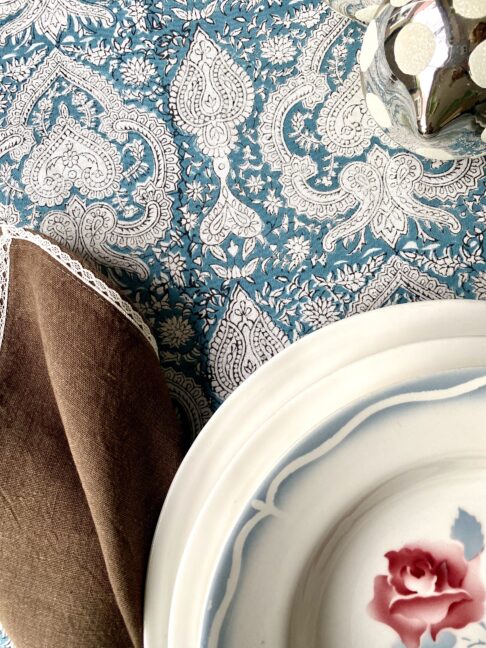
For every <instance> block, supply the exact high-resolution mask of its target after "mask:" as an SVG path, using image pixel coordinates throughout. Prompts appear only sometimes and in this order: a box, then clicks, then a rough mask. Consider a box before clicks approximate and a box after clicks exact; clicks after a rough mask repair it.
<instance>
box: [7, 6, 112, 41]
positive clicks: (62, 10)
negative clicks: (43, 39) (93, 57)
mask: <svg viewBox="0 0 486 648" xmlns="http://www.w3.org/2000/svg"><path fill="white" fill-rule="evenodd" d="M70 17H72V18H77V19H79V18H80V19H82V20H85V21H88V22H93V21H94V22H99V23H101V24H102V25H108V24H111V23H113V20H114V19H113V15H112V14H111V12H110V11H109V10H108V9H106V8H105V7H103V6H102V2H96V3H92V2H84V1H82V0H2V2H0V19H2V18H8V20H7V21H6V22H5V24H4V25H3V26H2V27H0V44H3V43H5V42H6V40H7V39H8V38H9V37H12V36H17V35H18V34H21V33H23V32H25V31H26V30H28V29H30V28H35V30H36V31H37V32H38V33H40V34H45V35H46V36H47V37H48V38H49V39H50V40H51V41H53V42H55V41H56V39H57V37H58V36H59V33H60V32H61V31H62V30H65V29H66V28H67V26H68V20H69V18H70Z"/></svg>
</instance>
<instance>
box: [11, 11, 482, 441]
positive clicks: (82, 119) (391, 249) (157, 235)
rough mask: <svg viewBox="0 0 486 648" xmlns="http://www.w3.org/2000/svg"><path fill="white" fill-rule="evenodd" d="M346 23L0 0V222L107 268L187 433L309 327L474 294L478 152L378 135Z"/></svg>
mask: <svg viewBox="0 0 486 648" xmlns="http://www.w3.org/2000/svg"><path fill="white" fill-rule="evenodd" d="M348 4H349V3H348ZM362 37H363V27H362V26H361V25H360V24H359V23H356V22H354V23H352V22H349V21H348V20H347V19H346V18H345V17H344V16H342V15H340V14H338V13H336V12H333V11H332V10H331V9H330V8H329V6H328V4H327V3H326V2H319V1H318V0H310V2H305V3H304V2H303V1H302V0H297V2H275V1H274V0H221V1H216V0H214V1H208V0H191V2H189V1H188V0H168V2H164V3H161V2H158V1H156V0H116V1H115V2H110V3H108V2H105V1H104V0H75V1H73V0H50V1H49V2H44V1H39V2H34V1H33V0H32V1H31V0H9V1H7V2H1V1H0V41H1V42H0V221H2V222H7V223H8V224H9V225H13V226H27V227H30V228H33V229H34V230H37V231H40V232H42V233H44V234H47V235H49V236H51V237H53V238H54V239H56V241H58V242H59V243H60V244H63V245H65V246H68V247H69V248H71V249H73V250H75V251H76V252H77V253H78V254H80V255H82V256H83V257H85V258H86V259H88V260H90V261H93V262H95V263H97V264H98V265H99V266H100V268H101V269H102V270H103V271H104V272H105V273H106V274H108V275H109V276H110V278H111V279H112V280H113V281H115V282H116V283H117V284H118V286H119V288H120V290H121V292H122V293H123V295H124V296H125V297H126V298H127V299H129V300H130V301H131V302H132V303H133V304H134V306H135V308H137V310H138V311H139V312H140V313H141V314H142V315H143V316H144V317H145V319H146V320H147V322H148V324H149V325H150V327H151V329H152V332H153V333H154V335H155V336H156V338H157V342H158V346H159V354H160V358H161V363H162V366H163V367H164V369H165V370H166V372H167V376H168V378H169V384H170V388H171V390H172V393H173V395H174V398H175V400H176V401H177V403H178V407H179V410H180V413H181V416H182V418H183V420H184V422H185V424H186V425H188V426H189V427H190V428H191V431H190V433H191V434H193V435H195V434H197V432H198V431H199V430H200V428H201V427H202V425H203V424H204V422H205V421H206V420H207V418H208V416H209V414H210V412H212V411H214V409H215V408H216V407H218V406H219V404H220V403H221V402H222V401H223V400H224V399H225V398H226V397H227V396H228V395H229V394H230V393H231V392H232V391H234V389H235V388H236V387H237V386H238V385H239V384H240V383H241V381H242V380H244V379H245V378H246V377H248V376H250V375H251V373H252V372H253V371H254V370H255V369H256V368H257V367H259V366H260V365H261V364H262V363H263V362H265V360H267V359H268V358H270V357H271V356H272V355H274V354H275V353H276V352H277V351H279V350H280V349H282V348H284V347H285V346H286V345H287V344H289V343H291V342H293V341H295V340H297V339H298V338H300V337H301V336H303V335H305V334H307V333H310V332H311V331H314V330H316V329H318V328H320V327H322V326H326V325H327V324H330V323H332V322H335V321H337V320H339V319H342V318H344V317H347V316H349V315H352V314H354V313H359V312H363V311H366V310H369V309H372V308H378V307H381V306H386V305H388V304H394V303H399V302H408V301H416V300H423V299H450V298H454V297H459V298H477V299H484V298H486V262H485V258H484V240H485V239H484V237H485V232H486V209H485V207H484V189H485V164H484V160H483V159H476V160H466V161H457V162H430V161H427V160H425V159H422V158H419V157H416V156H414V155H412V154H411V153H409V152H406V151H404V150H402V149H400V148H398V147H397V145H396V144H394V143H393V142H392V141H391V140H389V138H387V136H386V135H384V133H383V132H382V131H381V130H380V128H379V127H378V126H377V124H376V123H375V122H374V120H373V118H372V117H371V116H370V114H369V113H368V111H367V110H366V107H365V104H364V102H363V99H362V94H361V89H360V85H359V78H358V63H359V61H358V58H359V48H360V46H361V41H362Z"/></svg>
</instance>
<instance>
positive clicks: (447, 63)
mask: <svg viewBox="0 0 486 648" xmlns="http://www.w3.org/2000/svg"><path fill="white" fill-rule="evenodd" d="M360 66H361V82H362V87H363V91H364V95H365V99H366V104H367V106H368V109H369V111H370V113H371V114H372V116H373V117H374V118H375V120H376V121H377V123H378V124H379V125H380V126H381V127H382V128H383V130H384V131H385V132H386V133H387V134H388V135H389V136H390V137H391V138H392V139H394V140H395V141H396V142H398V143H399V144H400V145H402V146H404V147H405V148H407V149H409V150H411V151H413V152H415V153H418V154H419V155H422V156H424V157H428V158H432V159H438V160H450V159H456V158H465V157H478V156H481V155H486V0H390V2H388V1H387V2H385V3H384V4H383V5H381V7H380V9H379V10H378V12H377V14H376V16H375V18H374V19H373V20H372V21H371V22H370V24H369V26H368V29H367V31H366V34H365V37H364V39H363V47H362V50H361V55H360Z"/></svg>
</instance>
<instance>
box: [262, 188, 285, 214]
mask: <svg viewBox="0 0 486 648" xmlns="http://www.w3.org/2000/svg"><path fill="white" fill-rule="evenodd" d="M282 205H283V203H282V201H281V200H280V198H278V196H276V195H275V189H270V190H269V192H268V196H267V197H266V198H265V200H264V201H263V206H264V207H265V209H266V210H267V211H268V213H269V214H277V213H278V210H279V209H280V207H282Z"/></svg>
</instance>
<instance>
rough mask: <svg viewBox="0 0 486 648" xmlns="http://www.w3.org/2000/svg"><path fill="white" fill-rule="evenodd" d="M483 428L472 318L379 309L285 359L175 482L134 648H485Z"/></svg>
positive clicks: (481, 312)
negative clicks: (139, 641)
mask: <svg viewBox="0 0 486 648" xmlns="http://www.w3.org/2000/svg"><path fill="white" fill-rule="evenodd" d="M485 421H486V303H481V302H471V301H452V302H448V301H444V302H424V303H417V304H407V305H401V306H393V307H390V308H386V309H382V310H379V311H373V312H370V313H367V314H364V315H359V316H355V317H352V318H350V319H348V320H344V321H342V322H339V323H337V324H333V325H331V326H329V327H327V328H324V329H322V330H320V331H318V332H316V333H314V334H312V335H309V336H307V337H305V338H304V339H302V340H301V341H300V342H298V343H297V344H295V345H293V346H291V347H289V348H288V349H286V350H285V351H284V352H282V353H281V354H279V355H278V356H276V357H275V358H274V359H273V360H272V361H271V362H269V363H268V364H266V365H265V366H263V367H262V368H261V369H260V370H258V371H257V372H256V373H255V374H254V375H253V376H252V377H251V378H250V379H249V380H248V381H246V382H245V383H244V384H243V385H242V386H241V387H240V388H239V389H238V390H237V391H236V392H235V393H234V394H233V395H232V396H231V397H230V398H229V399H228V400H227V401H226V402H225V404H224V405H223V406H222V407H221V408H220V409H219V410H218V412H217V413H216V414H215V416H214V417H213V418H212V419H211V421H210V422H209V424H208V425H207V426H206V428H205V429H204V430H203V431H202V432H201V434H200V436H199V437H198V439H197V440H196V442H195V444H194V445H193V447H192V449H191V451H190V452H189V454H188V455H187V457H186V459H185V461H184V463H183V464H182V466H181V468H180V470H179V472H178V474H177V476H176V479H175V480H174V483H173V485H172V488H171V490H170V493H169V495H168V497H167V500H166V503H165V505H164V508H163V510H162V513H161V516H160V520H159V524H158V527H157V530H156V533H155V537H154V542H153V546H152V552H151V557H150V563H149V570H148V576H147V586H146V601H145V637H144V642H145V648H263V647H265V648H344V647H345V648H419V647H420V648H432V646H436V647H437V648H451V647H452V646H457V647H458V648H469V647H470V646H478V645H485V644H486V625H485V624H484V623H483V617H484V616H485V601H486V557H483V556H482V554H483V548H484V536H483V530H482V523H485V524H486V497H485V496H484V495H486V434H485V433H486V430H485V429H484V427H485V423H484V422H485ZM483 642H484V643H483Z"/></svg>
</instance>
